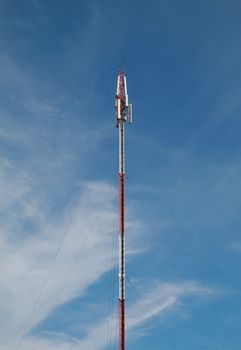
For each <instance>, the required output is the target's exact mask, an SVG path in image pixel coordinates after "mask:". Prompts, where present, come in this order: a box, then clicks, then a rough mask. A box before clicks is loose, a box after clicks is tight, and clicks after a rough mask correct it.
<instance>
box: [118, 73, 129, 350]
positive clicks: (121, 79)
mask: <svg viewBox="0 0 241 350" xmlns="http://www.w3.org/2000/svg"><path fill="white" fill-rule="evenodd" d="M115 112H116V126H117V128H119V350H125V133H124V131H125V122H126V121H128V123H130V124H131V123H132V104H130V103H128V94H127V84H126V76H125V73H124V71H123V70H121V71H119V73H118V78H117V90H116V97H115Z"/></svg>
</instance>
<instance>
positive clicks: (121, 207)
mask: <svg viewBox="0 0 241 350" xmlns="http://www.w3.org/2000/svg"><path fill="white" fill-rule="evenodd" d="M124 141H125V139H124V120H122V121H120V122H119V181H120V194H119V196H120V197H119V199H120V202H119V220H120V221H119V350H125V234H124V231H125V158H124Z"/></svg>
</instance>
